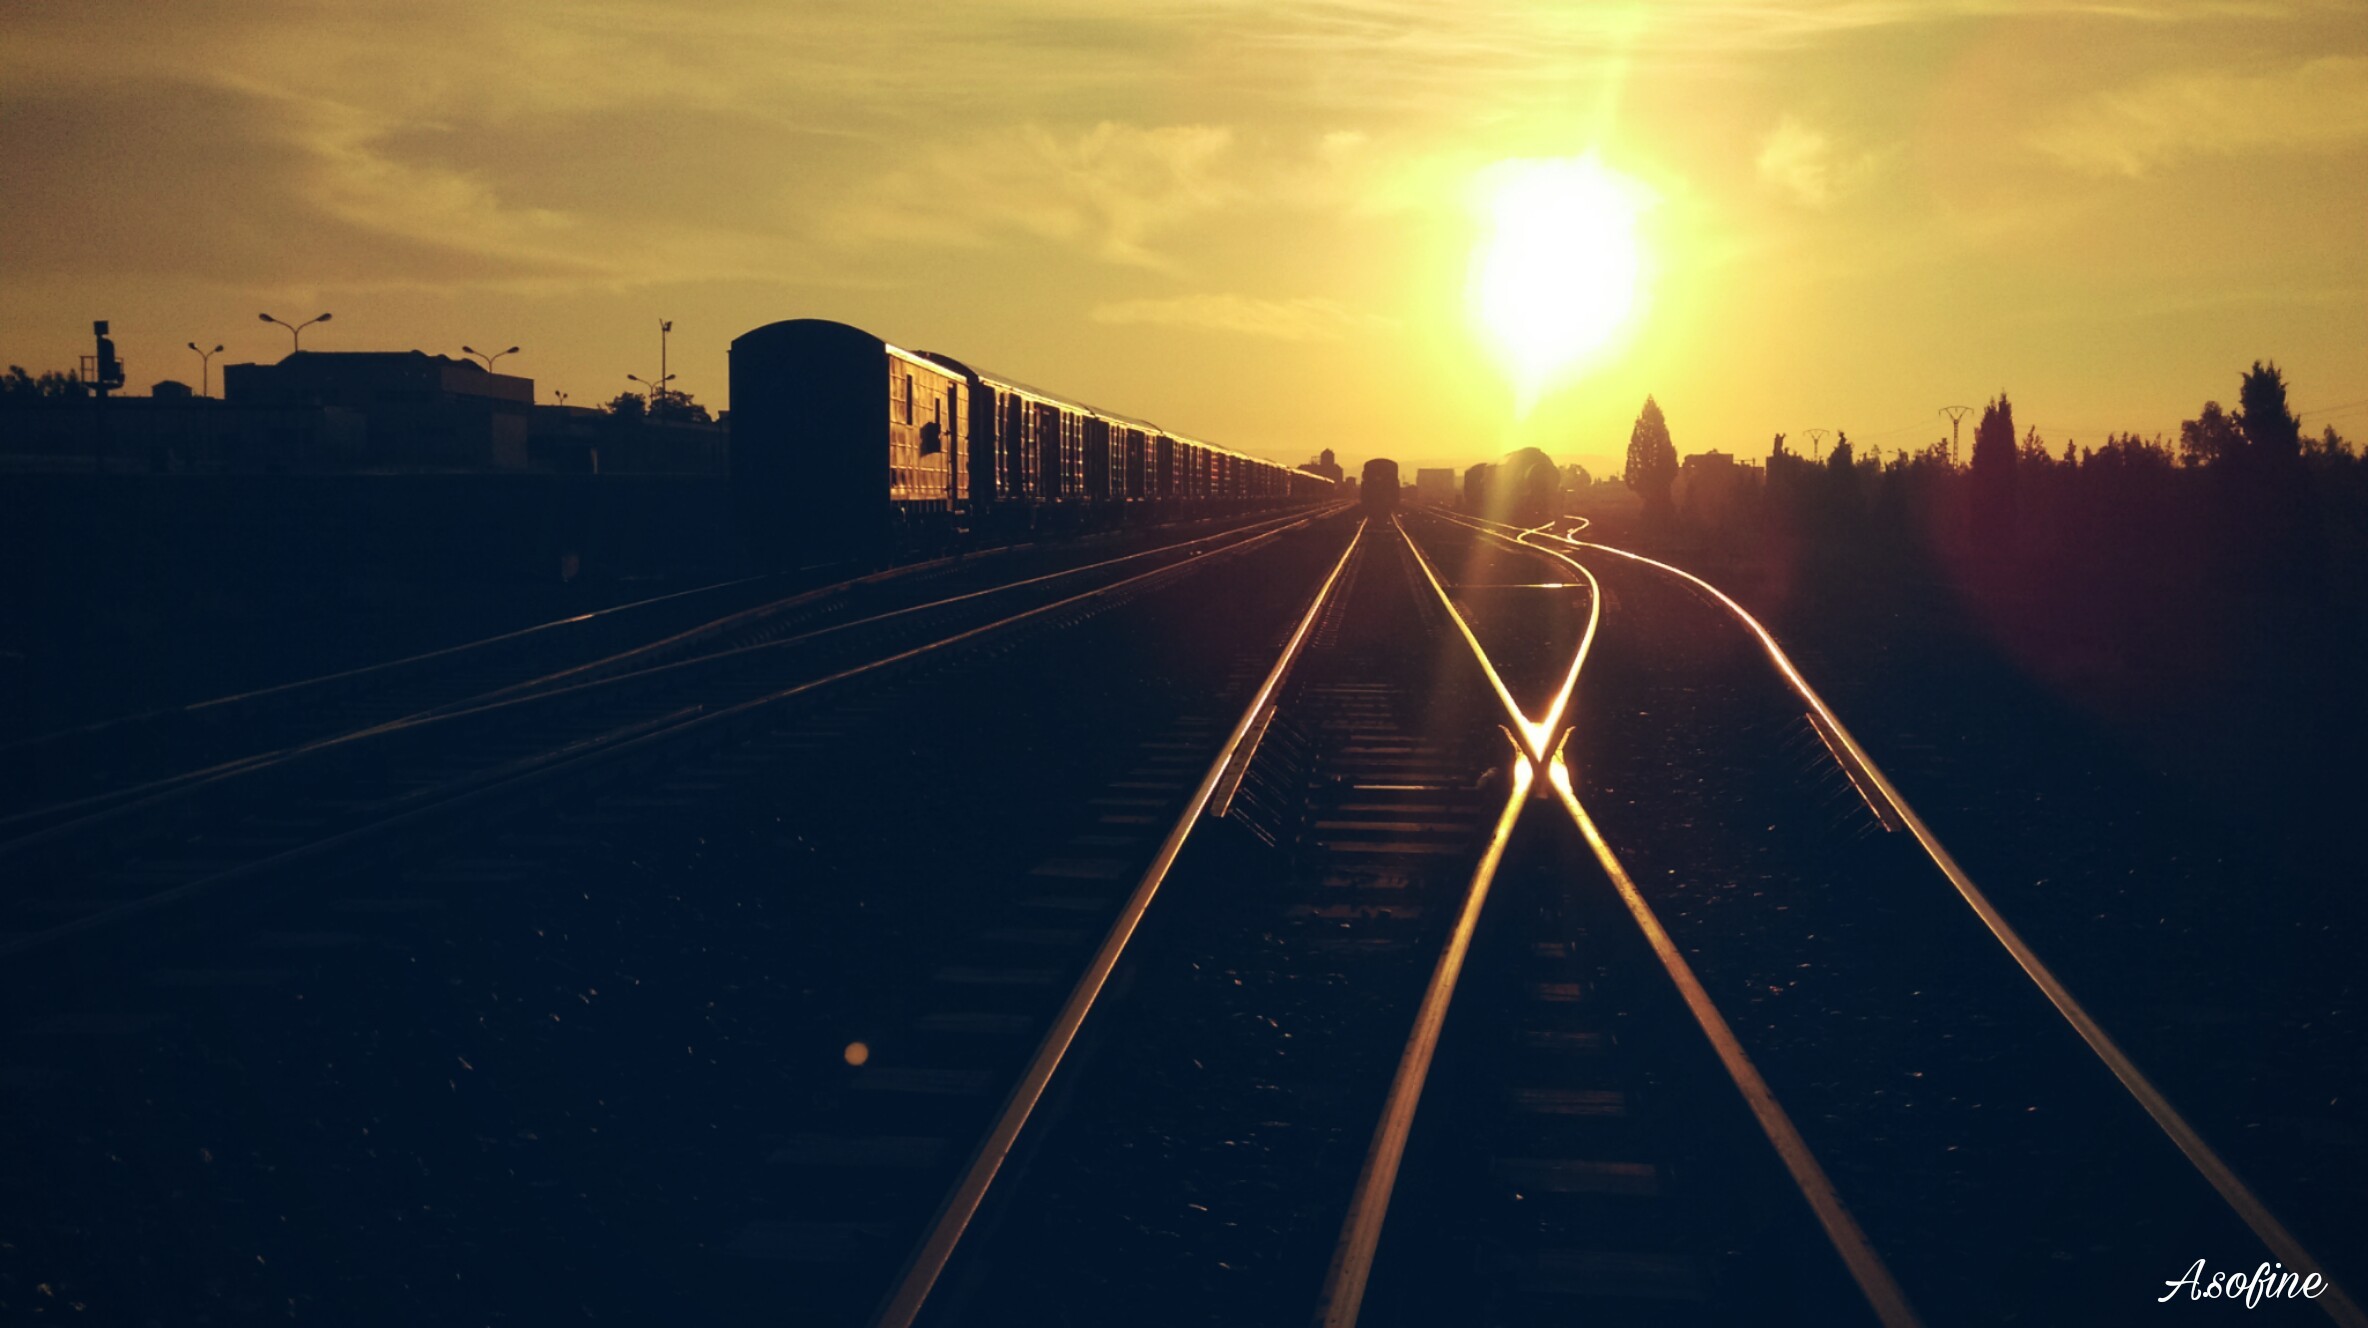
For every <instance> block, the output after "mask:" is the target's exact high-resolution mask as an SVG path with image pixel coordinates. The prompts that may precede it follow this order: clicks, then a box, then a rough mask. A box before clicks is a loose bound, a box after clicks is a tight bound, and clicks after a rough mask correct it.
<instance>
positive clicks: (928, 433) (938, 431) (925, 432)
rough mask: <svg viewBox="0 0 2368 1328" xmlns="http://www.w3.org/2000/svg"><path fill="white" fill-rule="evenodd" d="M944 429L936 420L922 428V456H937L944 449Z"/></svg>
mask: <svg viewBox="0 0 2368 1328" xmlns="http://www.w3.org/2000/svg"><path fill="white" fill-rule="evenodd" d="M944 432H945V431H944V429H943V428H942V427H941V426H940V425H939V424H938V422H937V421H936V420H931V421H930V422H929V423H927V424H924V425H922V426H921V455H923V456H935V455H937V454H938V452H940V451H942V450H943V449H944V442H943V438H944Z"/></svg>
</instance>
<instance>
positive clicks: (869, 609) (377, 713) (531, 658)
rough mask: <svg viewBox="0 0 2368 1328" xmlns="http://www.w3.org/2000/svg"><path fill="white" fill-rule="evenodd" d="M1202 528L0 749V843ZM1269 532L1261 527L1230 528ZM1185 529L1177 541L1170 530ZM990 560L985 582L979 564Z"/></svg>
mask: <svg viewBox="0 0 2368 1328" xmlns="http://www.w3.org/2000/svg"><path fill="white" fill-rule="evenodd" d="M1198 524H1199V525H1200V526H1206V527H1210V528H1209V529H1205V530H1200V529H1192V530H1187V529H1174V530H1171V529H1168V528H1157V529H1149V530H1142V531H1134V532H1128V533H1127V535H1126V536H1125V537H1124V538H1123V540H1120V541H1117V542H1118V543H1121V544H1124V543H1141V544H1145V545H1146V546H1148V547H1145V548H1142V549H1137V550H1134V551H1132V552H1122V551H1119V550H1117V549H1106V550H1105V551H1106V552H1109V553H1110V554H1111V555H1112V556H1108V557H1101V558H1095V559H1092V560H1091V561H1090V562H1087V563H1084V564H1079V563H1078V561H1077V558H1078V553H1079V552H1080V551H1081V549H1083V548H1087V547H1098V546H1106V545H1109V544H1110V543H1112V541H1109V540H1103V541H1088V542H1086V543H1085V544H1083V545H1070V544H1059V545H1015V546H1009V547H1003V548H994V549H985V550H980V551H977V552H975V553H970V554H965V555H961V556H958V557H946V558H937V559H932V560H928V561H923V562H916V563H911V564H907V565H903V566H898V567H892V568H888V569H885V570H881V571H875V572H868V573H863V574H860V575H856V576H853V577H850V578H848V579H845V580H840V581H834V582H831V583H828V584H823V585H818V586H805V587H800V586H798V585H796V584H795V581H796V578H795V577H792V576H787V575H784V576H771V577H756V578H749V579H746V580H740V581H732V582H725V583H721V584H718V585H712V586H704V587H699V588H696V589H692V590H686V591H681V592H677V593H674V594H668V595H662V596H658V597H655V598H652V599H647V600H641V601H636V602H633V603H628V604H620V605H614V606H611V607H608V608H603V609H597V610H593V611H590V612H586V613H582V614H576V615H572V616H570V617H566V618H561V619H557V620H554V621H551V622H545V623H540V624H537V625H534V626H531V627H527V628H522V629H519V630H516V631H512V632H506V633H502V634H499V635H496V636H492V637H488V638H485V639H482V640H478V641H472V642H467V643H464V644H461V645H456V646H451V647H447V648H443V649H438V650H432V651H428V652H424V653H421V654H417V655H412V656H408V657H405V658H401V659H395V660H389V661H385V662H381V663H377V664H372V665H368V666H364V667H360V668H354V669H348V670H344V671H341V672H337V673H333V674H328V675H324V676H320V677H314V678H306V679H302V680H298V681H295V682H289V683H283V684H278V685H274V686H269V687H263V688H258V689H255V690H252V691H247V692H242V693H238V694H235V695H230V696H222V697H216V698H212V699H209V700H205V701H200V702H195V703H191V704H187V705H181V706H173V707H167V708H164V709H158V710H152V711H146V712H141V713H136V714H130V715H123V716H118V717H114V718H111V719H107V720H102V721H97V722H94V723H89V724H83V725H79V726H75V727H72V728H68V729H63V730H58V731H53V732H47V733H41V734H34V735H28V736H24V737H18V738H13V739H10V740H8V741H6V742H0V769H5V771H6V772H7V773H6V775H5V776H4V777H0V842H6V841H9V840H14V839H17V838H21V837H23V836H26V835H28V834H34V833H38V832H40V831H42V830H44V829H47V828H49V827H52V826H56V825H59V824H62V823H66V822H70V821H74V820H78V819H81V818H85V817H88V816H92V815H96V814H103V813H106V812H108V811H110V810H112V809H115V808H118V807H121V806H124V805H127V804H134V803H143V802H146V801H148V800H150V799H153V798H155V797H158V796H160V795H169V794H171V793H172V792H174V791H175V790H177V789H180V788H183V787H185V786H188V785H192V784H203V783H211V782H218V781H220V780H221V779H224V778H229V777H236V776H238V775H240V774H243V773H248V772H251V771H255V770H260V769H267V768H270V767H272V766H274V765H277V764H282V763H285V762H286V761H288V760H289V759H292V758H294V757H297V756H300V755H301V754H303V753H305V752H308V751H310V750H313V749H315V748H318V747H322V746H327V745H335V744H338V743H341V742H348V741H353V740H355V739H358V738H364V737H370V736H375V735H377V734H380V733H383V732H387V731H390V730H393V729H396V728H400V727H403V726H405V725H408V724H412V723H418V722H423V721H426V720H430V719H434V718H437V717H440V716H444V715H448V714H451V713H454V712H456V711H461V710H466V709H469V708H472V707H476V706H483V705H485V704H488V703H491V702H494V701H498V700H503V699H511V698H517V697H522V696H526V695H531V694H534V693H536V692H541V691H549V690H553V689H556V688H559V687H563V686H568V685H572V684H580V683H584V682H590V681H596V680H599V679H603V678H608V677H614V676H617V675H621V674H625V673H630V672H634V671H639V670H645V669H648V668H651V667H655V666H658V665H662V664H665V663H668V662H673V661H681V660H685V659H691V658H696V657H698V656H701V655H707V654H715V653H721V652H725V651H729V650H732V649H734V648H736V647H744V646H748V645H754V644H763V643H765V642H769V641H774V640H778V639H781V638H782V637H784V636H787V635H792V634H795V633H798V632H801V631H805V630H809V629H812V628H814V627H816V626H818V625H822V624H827V623H831V622H837V621H847V620H855V619H861V618H864V617H867V616H870V615H875V614H879V613H885V612H894V611H898V610H906V609H911V608H913V607H915V606H917V605H921V604H924V603H926V602H928V601H927V599H926V597H927V596H928V595H929V593H930V588H931V587H932V586H944V587H946V589H944V590H941V591H940V592H939V594H938V596H937V597H938V598H939V599H954V598H958V597H959V596H961V595H962V594H964V593H969V592H975V591H976V590H978V589H987V590H993V589H996V588H998V587H999V586H1000V585H1009V584H1014V583H1029V582H1034V581H1038V580H1040V579H1042V578H1045V577H1048V576H1050V577H1058V576H1061V575H1065V574H1072V573H1078V574H1082V573H1086V572H1088V571H1089V570H1090V569H1091V568H1093V567H1097V566H1102V565H1113V564H1118V563H1122V562H1124V561H1125V560H1126V559H1128V558H1136V557H1143V556H1146V555H1148V554H1153V553H1157V552H1159V551H1160V550H1162V549H1166V548H1170V547H1175V546H1178V545H1187V546H1188V545H1189V544H1190V543H1191V542H1192V538H1197V537H1199V536H1202V535H1217V534H1222V533H1223V532H1224V531H1225V530H1226V529H1227V528H1228V527H1227V526H1225V525H1224V524H1222V523H1214V522H1210V523H1198ZM1243 524H1251V525H1269V524H1273V523H1272V522H1269V521H1264V520H1262V521H1259V522H1255V523H1236V525H1237V526H1238V525H1243ZM1188 535H1189V536H1191V538H1186V536H1188ZM996 569H1001V570H1003V571H1004V572H1005V575H1003V576H1002V577H1001V578H1000V580H999V581H998V580H996V579H986V580H984V581H983V583H982V581H981V577H980V573H982V572H989V571H992V570H996Z"/></svg>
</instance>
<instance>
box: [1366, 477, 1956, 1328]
mask: <svg viewBox="0 0 2368 1328" xmlns="http://www.w3.org/2000/svg"><path fill="white" fill-rule="evenodd" d="M1459 524H1465V525H1470V523H1468V522H1461V521H1459ZM1471 528H1472V529H1474V530H1479V531H1480V532H1481V533H1483V534H1491V535H1496V532H1494V531H1489V530H1486V529H1484V528H1482V527H1479V526H1471ZM1497 538H1499V539H1506V538H1507V537H1506V536H1503V535H1497ZM1510 542H1516V543H1518V541H1510ZM1407 544H1408V545H1409V546H1410V547H1414V548H1415V551H1416V556H1417V558H1418V559H1419V560H1421V561H1422V562H1423V568H1424V571H1425V573H1426V574H1429V573H1430V565H1429V562H1428V560H1427V559H1422V558H1421V550H1420V547H1419V545H1417V544H1416V542H1415V541H1414V540H1413V539H1412V538H1411V537H1409V538H1408V539H1407ZM1522 547H1524V548H1530V549H1535V550H1536V551H1537V552H1540V553H1547V554H1551V555H1552V556H1555V557H1558V558H1561V559H1562V561H1563V562H1565V563H1568V564H1569V565H1570V566H1572V567H1575V568H1578V570H1579V571H1580V572H1581V573H1582V574H1584V575H1586V577H1587V582H1588V585H1589V587H1590V588H1591V589H1592V590H1593V592H1594V593H1593V594H1592V596H1591V600H1592V603H1591V607H1590V613H1589V621H1588V626H1587V634H1586V636H1585V637H1584V638H1583V639H1582V640H1581V642H1580V645H1579V651H1578V654H1579V658H1580V660H1581V661H1582V662H1583V661H1584V659H1585V656H1586V651H1587V647H1588V646H1589V645H1590V644H1591V643H1592V642H1593V641H1594V639H1595V625H1596V621H1595V620H1596V615H1598V614H1599V613H1600V612H1601V607H1602V602H1603V596H1602V591H1601V587H1600V586H1599V585H1598V584H1597V582H1596V580H1595V577H1594V575H1593V574H1592V573H1590V572H1588V571H1587V569H1586V568H1585V567H1583V566H1581V565H1580V564H1579V563H1578V562H1577V561H1576V560H1574V559H1571V558H1568V557H1566V556H1563V555H1561V554H1559V553H1555V552H1554V551H1553V550H1548V549H1537V548H1536V546H1534V545H1527V544H1523V545H1522ZM1431 588H1432V589H1433V590H1434V591H1436V592H1437V593H1438V596H1439V600H1440V603H1441V604H1442V605H1444V606H1445V608H1446V609H1447V613H1448V616H1449V617H1450V618H1451V619H1453V620H1454V621H1455V622H1456V625H1457V626H1458V627H1459V628H1461V629H1462V631H1463V636H1464V640H1465V642H1466V643H1467V644H1469V645H1470V646H1471V648H1472V651H1473V653H1474V654H1475V655H1476V656H1478V658H1479V660H1480V665H1481V667H1482V669H1484V670H1486V671H1487V672H1488V674H1489V676H1490V678H1491V679H1492V680H1493V679H1494V678H1495V675H1496V669H1495V666H1494V665H1493V664H1491V663H1490V662H1489V660H1488V657H1487V652H1486V651H1484V650H1483V649H1482V648H1481V646H1480V640H1479V637H1478V636H1477V635H1475V634H1474V633H1473V632H1472V630H1471V628H1470V626H1469V625H1467V624H1465V623H1464V621H1463V615H1462V614H1461V613H1460V612H1458V611H1457V609H1456V607H1455V603H1454V601H1453V600H1452V599H1451V598H1450V597H1449V596H1448V594H1447V590H1446V588H1445V587H1444V586H1443V585H1441V584H1440V582H1439V580H1438V577H1437V576H1436V575H1435V574H1432V575H1431ZM1576 676H1577V669H1576V666H1575V665H1574V667H1573V670H1572V677H1573V678H1574V679H1575V678H1576ZM1497 695H1498V698H1499V699H1500V700H1502V701H1503V702H1504V703H1505V706H1506V709H1507V711H1508V713H1510V714H1511V715H1512V716H1513V717H1514V719H1515V721H1516V722H1526V721H1524V720H1523V719H1522V716H1521V713H1520V711H1519V710H1518V709H1517V708H1516V707H1514V705H1513V701H1512V696H1511V694H1510V693H1509V692H1507V691H1506V690H1505V689H1504V688H1503V687H1502V685H1501V684H1500V685H1499V686H1498V688H1497ZM1568 741H1569V732H1568V731H1565V732H1564V733H1563V734H1562V735H1561V737H1560V738H1559V740H1558V741H1557V742H1556V744H1555V746H1554V748H1553V750H1552V751H1551V752H1549V753H1547V754H1546V755H1545V756H1544V757H1543V758H1542V759H1541V760H1540V764H1541V765H1544V766H1545V767H1546V771H1547V781H1548V784H1549V785H1551V786H1552V787H1553V788H1554V790H1555V792H1556V794H1557V795H1558V796H1559V797H1560V798H1561V800H1562V801H1563V803H1564V805H1565V806H1566V807H1567V808H1569V809H1570V810H1571V811H1572V813H1573V815H1574V819H1576V820H1577V821H1578V825H1579V830H1580V832H1581V834H1583V835H1585V836H1586V838H1587V840H1588V843H1589V845H1590V846H1591V847H1592V848H1594V850H1595V853H1596V859H1597V861H1598V862H1599V863H1601V864H1602V866H1603V868H1604V871H1605V873H1606V875H1608V876H1609V877H1610V878H1611V880H1612V883H1613V885H1614V888H1615V889H1617V890H1618V891H1619V892H1620V896H1621V901H1622V903H1624V904H1626V905H1627V906H1628V909H1629V913H1630V916H1631V917H1633V918H1634V919H1635V921H1636V923H1637V926H1638V928H1639V929H1640V930H1641V931H1643V933H1644V935H1645V939H1646V941H1647V943H1648V944H1650V945H1651V946H1652V948H1653V951H1654V953H1655V955H1656V956H1657V957H1659V958H1660V959H1661V961H1662V967H1663V969H1664V970H1665V971H1666V972H1667V973H1668V975H1669V978H1670V980H1671V981H1672V982H1673V983H1674V984H1675V985H1676V986H1677V988H1678V991H1679V994H1680V995H1681V996H1682V997H1683V998H1684V1000H1685V1002H1686V1006H1687V1008H1688V1009H1689V1010H1690V1011H1691V1012H1692V1013H1693V1015H1694V1019H1695V1022H1696V1024H1697V1025H1698V1026H1699V1027H1700V1028H1701V1030H1702V1032H1703V1034H1704V1036H1706V1037H1707V1038H1708V1039H1709V1040H1710V1043H1711V1046H1712V1049H1713V1050H1714V1051H1715V1052H1716V1053H1717V1054H1718V1057H1719V1060H1720V1063H1721V1065H1722V1066H1723V1067H1724V1068H1725V1070H1726V1071H1727V1075H1728V1077H1729V1078H1730V1079H1731V1080H1733V1082H1734V1084H1735V1087H1736V1089H1737V1091H1739V1092H1740V1093H1741V1094H1742V1095H1743V1099H1744V1102H1745V1104H1746V1105H1747V1106H1748V1107H1749V1108H1750V1109H1751V1112H1752V1116H1753V1118H1754V1119H1755V1120H1756V1121H1757V1122H1758V1123H1759V1125H1760V1128H1761V1130H1762V1132H1763V1133H1765V1134H1766V1135H1767V1137H1768V1142H1769V1143H1770V1144H1771V1145H1772V1146H1774V1148H1775V1149H1776V1152H1777V1155H1778V1157H1779V1158H1780V1159H1781V1160H1782V1161H1783V1163H1784V1166H1785V1170H1786V1172H1787V1173H1788V1174H1789V1175H1790V1176H1791V1177H1792V1179H1793V1183H1794V1185H1795V1186H1796V1187H1797V1188H1799V1190H1800V1191H1801V1195H1802V1198H1804V1199H1805V1200H1807V1201H1808V1203H1809V1206H1810V1208H1811V1210H1812V1211H1813V1212H1815V1213H1816V1215H1817V1219H1818V1222H1819V1225H1820V1226H1821V1227H1822V1228H1823V1229H1824V1231H1825V1233H1826V1238H1827V1240H1828V1242H1829V1243H1831V1244H1832V1246H1833V1248H1834V1253H1835V1254H1836V1255H1837V1256H1839V1257H1840V1258H1841V1260H1842V1263H1843V1266H1844V1267H1845V1268H1846V1269H1847V1270H1848V1271H1849V1273H1850V1276H1851V1279H1852V1280H1853V1281H1855V1282H1856V1283H1857V1284H1858V1288H1859V1291H1860V1294H1862V1295H1863V1296H1865V1298H1866V1301H1867V1305H1868V1307H1869V1308H1870V1309H1872V1310H1873V1311H1874V1313H1875V1315H1876V1317H1877V1318H1878V1319H1879V1320H1880V1321H1881V1322H1882V1323H1883V1325H1884V1328H1918V1325H1919V1324H1920V1323H1921V1321H1920V1320H1919V1319H1918V1318H1917V1317H1916V1314H1915V1312H1914V1311H1913V1310H1912V1309H1910V1308H1909V1306H1908V1303H1907V1299H1906V1296H1905V1295H1904V1293H1902V1292H1901V1290H1900V1288H1899V1284H1898V1282H1897V1280H1896V1279H1894V1278H1893V1277H1892V1275H1891V1270H1890V1269H1889V1267H1888V1266H1886V1265H1885V1264H1884V1262H1883V1259H1882V1256H1881V1255H1880V1254H1878V1253H1876V1251H1875V1249H1874V1247H1873V1246H1872V1245H1871V1244H1869V1243H1868V1241H1867V1239H1866V1234H1865V1232H1864V1231H1863V1230H1861V1229H1860V1227H1859V1226H1858V1222H1857V1219H1855V1218H1853V1217H1852V1216H1851V1215H1850V1211H1849V1209H1848V1208H1847V1207H1846V1206H1845V1205H1844V1204H1843V1203H1842V1200H1841V1196H1840V1195H1839V1194H1838V1193H1837V1192H1836V1191H1835V1190H1834V1187H1833V1184H1832V1182H1831V1181H1830V1180H1829V1179H1828V1178H1827V1177H1826V1175H1825V1170H1824V1168H1823V1167H1822V1166H1820V1165H1819V1164H1818V1162H1817V1159H1816V1157H1815V1156H1814V1155H1813V1154H1811V1153H1810V1152H1809V1149H1808V1145H1807V1144H1806V1143H1805V1142H1803V1140H1802V1139H1801V1136H1800V1131H1799V1130H1798V1129H1796V1128H1794V1126H1793V1124H1792V1120H1791V1118H1790V1117H1789V1116H1787V1115H1786V1114H1785V1112H1784V1109H1783V1107H1782V1106H1781V1105H1780V1104H1779V1103H1778V1102H1777V1101H1776V1099H1775V1095H1774V1094H1773V1093H1771V1092H1770V1091H1769V1089H1768V1086H1767V1083H1766V1081H1765V1080H1763V1079H1761V1078H1760V1075H1759V1072H1758V1070H1757V1069H1756V1068H1755V1067H1753V1065H1752V1064H1751V1061H1750V1059H1749V1058H1748V1057H1746V1056H1745V1055H1744V1054H1743V1049H1742V1046H1741V1044H1739V1043H1738V1042H1737V1041H1736V1040H1735V1036H1734V1033H1733V1031H1732V1030H1731V1029H1730V1028H1729V1027H1728V1026H1727V1023H1726V1020H1725V1018H1724V1017H1723V1016H1721V1015H1720V1014H1719V1012H1718V1009H1717V1007H1716V1006H1715V1005H1714V1004H1712V1002H1711V1000H1710V996H1709V994H1708V993H1707V992H1706V991H1704V990H1703V988H1702V984H1701V983H1700V982H1699V981H1698V980H1696V978H1695V977H1694V974H1693V970H1692V969H1691V967H1689V966H1688V965H1687V964H1686V963H1685V959H1684V957H1683V956H1682V955H1679V954H1678V953H1677V951H1676V949H1675V947H1674V946H1672V945H1670V944H1669V938H1668V933H1667V932H1665V931H1663V930H1662V928H1661V924H1660V921H1659V920H1658V919H1657V918H1655V917H1654V916H1653V914H1652V911H1651V909H1649V908H1647V907H1646V906H1645V904H1644V899H1643V897H1642V896H1641V895H1639V894H1636V892H1635V885H1634V883H1633V882H1632V881H1630V880H1629V878H1628V874H1627V872H1626V871H1625V870H1623V869H1622V868H1621V866H1620V864H1619V862H1618V860H1617V859H1615V858H1613V857H1612V856H1611V850H1610V848H1609V847H1608V846H1607V845H1605V844H1604V843H1603V842H1602V838H1601V836H1600V835H1598V834H1596V833H1595V828H1594V822H1593V821H1591V820H1588V819H1587V818H1586V813H1585V812H1584V811H1583V810H1581V809H1580V808H1579V805H1578V801H1577V799H1576V797H1575V795H1573V794H1572V793H1571V792H1570V772H1569V767H1568V766H1567V765H1566V764H1565V763H1564V760H1563V748H1564V746H1565V745H1566V744H1567V743H1568ZM1353 1322H1354V1318H1353V1316H1352V1317H1351V1318H1350V1319H1347V1320H1342V1321H1338V1322H1337V1323H1336V1322H1335V1321H1333V1320H1330V1319H1326V1320H1325V1321H1324V1328H1347V1326H1348V1325H1349V1324H1351V1323H1353Z"/></svg>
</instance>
